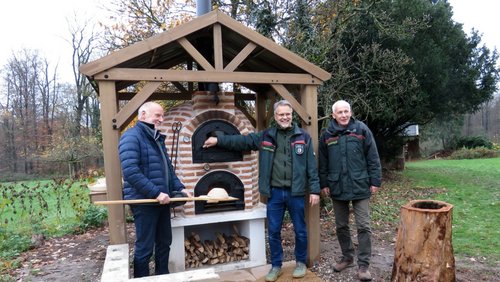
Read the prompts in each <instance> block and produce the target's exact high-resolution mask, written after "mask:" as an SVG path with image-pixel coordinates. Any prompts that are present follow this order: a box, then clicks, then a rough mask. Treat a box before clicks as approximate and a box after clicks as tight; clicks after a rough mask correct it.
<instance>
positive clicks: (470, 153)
mask: <svg viewBox="0 0 500 282" xmlns="http://www.w3.org/2000/svg"><path fill="white" fill-rule="evenodd" d="M499 155H500V154H499V151H497V150H493V149H489V148H485V147H477V148H473V149H466V148H462V149H460V150H457V151H455V152H453V153H452V154H451V156H450V157H449V158H450V159H454V160H462V159H485V158H495V157H498V156H499Z"/></svg>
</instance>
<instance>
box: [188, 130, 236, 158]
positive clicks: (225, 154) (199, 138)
mask: <svg viewBox="0 0 500 282" xmlns="http://www.w3.org/2000/svg"><path fill="white" fill-rule="evenodd" d="M218 134H222V135H240V132H239V130H238V129H237V128H236V127H235V126H234V125H232V124H230V123H229V122H227V121H224V120H210V121H207V122H205V123H203V124H201V125H200V126H199V127H198V128H197V129H196V131H195V132H194V134H193V138H192V140H193V142H192V144H193V147H192V150H193V163H217V162H237V161H242V160H243V153H242V152H240V151H231V150H227V149H223V148H220V147H217V146H215V147H211V148H206V149H204V148H203V143H205V140H207V138H208V137H211V136H214V137H215V136H217V135H218Z"/></svg>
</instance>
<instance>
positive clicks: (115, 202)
mask: <svg viewBox="0 0 500 282" xmlns="http://www.w3.org/2000/svg"><path fill="white" fill-rule="evenodd" d="M236 200H238V198H235V197H225V198H214V197H209V196H199V197H179V198H170V202H188V201H208V202H209V203H218V202H228V201H236ZM148 203H158V200H157V199H138V200H110V201H96V202H94V204H96V205H127V204H148Z"/></svg>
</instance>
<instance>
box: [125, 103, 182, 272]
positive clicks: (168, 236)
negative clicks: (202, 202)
mask: <svg viewBox="0 0 500 282" xmlns="http://www.w3.org/2000/svg"><path fill="white" fill-rule="evenodd" d="M138 115H139V116H138V122H137V124H136V125H135V126H134V127H132V128H130V129H128V130H127V131H126V132H125V133H124V134H123V135H122V136H121V138H120V144H119V152H120V161H121V167H122V173H123V180H124V183H123V198H124V199H125V200H135V199H157V200H158V202H159V204H152V205H130V207H131V210H132V214H133V215H134V224H135V230H136V240H135V246H134V277H143V276H149V260H150V258H151V256H152V254H153V250H154V255H155V274H156V275H159V274H167V273H169V271H168V258H169V253H170V245H171V243H172V229H171V225H170V205H169V203H170V197H171V196H172V194H173V192H174V191H182V192H184V193H186V195H188V196H191V194H190V193H189V192H187V191H186V190H184V188H185V187H184V185H183V184H182V183H181V182H180V180H179V179H178V178H177V176H176V175H175V173H174V171H173V168H172V163H171V162H170V159H169V157H168V155H167V151H166V148H165V136H164V135H162V134H161V133H160V132H159V131H158V130H157V129H156V127H157V126H158V125H160V124H161V122H162V121H163V108H162V106H161V105H159V104H157V103H154V102H147V103H145V104H143V105H142V106H141V107H140V108H139V112H138Z"/></svg>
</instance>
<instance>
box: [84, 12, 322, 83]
mask: <svg viewBox="0 0 500 282" xmlns="http://www.w3.org/2000/svg"><path fill="white" fill-rule="evenodd" d="M204 48H208V50H210V52H208V54H212V55H213V57H211V58H208V57H207V56H206V55H201V54H203V53H205V54H206V53H207V52H202V50H203V49H204ZM221 49H222V50H221ZM214 50H215V52H214ZM188 61H196V62H197V63H198V65H200V66H201V68H203V69H204V70H205V71H213V72H224V73H229V74H230V73H231V72H234V73H244V74H246V73H248V72H251V73H256V75H257V74H259V73H260V74H261V75H262V76H265V74H268V73H276V74H278V73H284V74H302V75H310V76H311V78H310V79H311V80H312V81H314V83H312V84H320V83H321V82H322V81H325V80H327V79H329V78H330V73H328V72H326V71H324V70H323V69H321V68H319V67H317V66H316V65H314V64H312V63H310V62H308V61H307V60H305V59H303V58H302V57H300V56H298V55H296V54H295V53H293V52H291V51H289V50H288V49H286V48H284V47H282V46H280V45H278V44H276V43H275V42H273V41H272V40H270V39H268V38H266V37H264V36H262V35H261V34H259V33H257V32H255V31H253V30H251V29H250V28H248V27H246V26H244V25H243V24H241V23H240V22H238V21H236V20H234V19H233V18H231V17H229V16H228V15H226V14H224V13H223V12H221V11H218V10H214V11H212V12H210V13H207V14H205V15H203V16H200V17H198V18H195V19H193V20H191V21H189V22H187V23H184V24H182V25H180V26H177V27H175V28H173V29H171V30H168V31H165V32H163V33H160V34H158V35H156V36H153V37H150V38H148V39H146V40H144V41H141V42H137V43H135V44H133V45H130V46H128V47H126V48H123V49H121V50H118V51H115V52H113V53H111V54H109V55H107V56H105V57H102V58H100V59H98V60H95V61H93V62H90V63H87V64H85V65H82V66H80V71H81V72H82V73H83V74H85V75H86V76H87V77H89V79H90V80H100V79H102V78H103V77H106V78H107V77H108V76H104V75H103V73H105V72H108V71H110V70H112V69H115V68H123V69H132V70H134V69H160V70H168V69H171V68H173V67H178V66H179V65H180V64H183V63H186V62H188ZM201 68H200V69H201ZM175 69H176V70H177V69H178V68H175ZM246 76H247V75H246ZM207 79H208V78H207ZM210 79H214V80H213V82H225V81H222V80H221V81H217V79H219V80H220V76H214V77H211V78H210ZM228 79H230V78H228ZM103 80H104V79H103ZM110 80H115V81H117V85H119V84H120V83H121V84H122V87H117V88H118V89H121V88H123V87H125V86H126V85H128V84H130V81H131V79H128V83H127V82H125V83H123V81H121V79H110ZM140 80H142V79H140V78H138V79H137V81H140ZM175 81H189V79H186V80H183V79H182V75H180V77H179V76H176V77H175ZM227 82H231V81H227ZM232 82H240V83H242V84H245V82H244V81H232ZM246 83H254V82H251V81H250V82H246ZM255 83H257V84H258V83H259V82H255ZM297 84H303V83H301V82H298V83H297Z"/></svg>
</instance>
